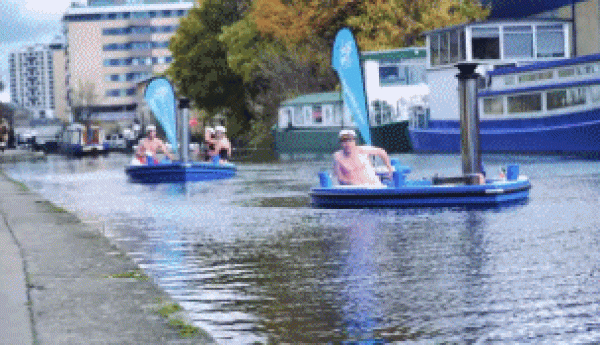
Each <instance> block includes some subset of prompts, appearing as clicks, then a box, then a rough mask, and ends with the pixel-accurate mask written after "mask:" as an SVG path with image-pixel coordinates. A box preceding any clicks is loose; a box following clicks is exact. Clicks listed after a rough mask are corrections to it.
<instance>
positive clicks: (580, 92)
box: [546, 87, 585, 110]
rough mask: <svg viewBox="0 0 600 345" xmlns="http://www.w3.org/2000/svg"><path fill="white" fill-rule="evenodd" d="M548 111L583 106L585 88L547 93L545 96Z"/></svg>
mask: <svg viewBox="0 0 600 345" xmlns="http://www.w3.org/2000/svg"><path fill="white" fill-rule="evenodd" d="M546 99H547V103H548V105H547V108H548V110H553V109H560V108H565V107H572V106H576V105H582V104H585V88H580V87H578V88H575V87H574V88H570V89H563V90H553V91H549V92H548V94H547V96H546Z"/></svg>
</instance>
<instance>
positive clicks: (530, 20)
mask: <svg viewBox="0 0 600 345" xmlns="http://www.w3.org/2000/svg"><path fill="white" fill-rule="evenodd" d="M570 22H571V20H569V19H561V18H506V19H497V18H496V19H490V20H484V21H480V22H472V23H463V24H458V25H453V26H446V27H441V28H438V29H433V30H429V31H424V32H423V35H428V34H434V33H440V32H445V31H454V30H457V29H462V28H465V27H476V26H486V25H510V24H519V23H521V24H527V23H570Z"/></svg>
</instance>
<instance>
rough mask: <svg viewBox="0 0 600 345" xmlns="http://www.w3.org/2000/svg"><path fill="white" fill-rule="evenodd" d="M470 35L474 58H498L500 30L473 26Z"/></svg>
mask: <svg viewBox="0 0 600 345" xmlns="http://www.w3.org/2000/svg"><path fill="white" fill-rule="evenodd" d="M472 36H473V40H472V45H473V58H474V59H480V60H488V59H500V32H499V29H498V28H482V27H479V28H473V29H472Z"/></svg>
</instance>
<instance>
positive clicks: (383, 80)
mask: <svg viewBox="0 0 600 345" xmlns="http://www.w3.org/2000/svg"><path fill="white" fill-rule="evenodd" d="M407 79H408V78H407V69H406V67H404V66H399V65H383V66H379V84H380V86H386V85H406V84H407V82H408V81H407Z"/></svg>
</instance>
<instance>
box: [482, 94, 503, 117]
mask: <svg viewBox="0 0 600 345" xmlns="http://www.w3.org/2000/svg"><path fill="white" fill-rule="evenodd" d="M483 112H484V114H486V115H502V114H504V102H502V97H489V98H484V99H483Z"/></svg>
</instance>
